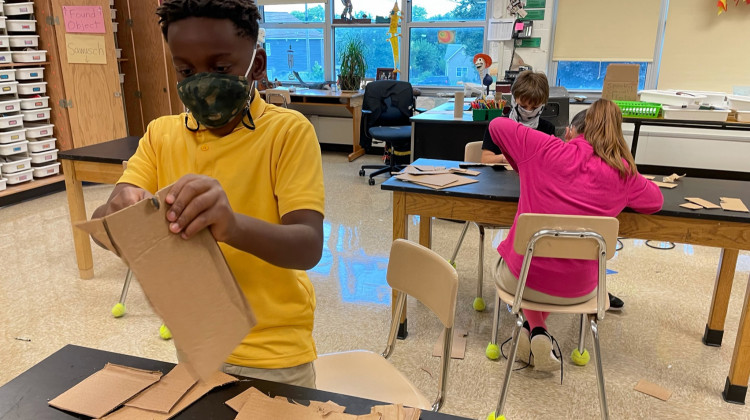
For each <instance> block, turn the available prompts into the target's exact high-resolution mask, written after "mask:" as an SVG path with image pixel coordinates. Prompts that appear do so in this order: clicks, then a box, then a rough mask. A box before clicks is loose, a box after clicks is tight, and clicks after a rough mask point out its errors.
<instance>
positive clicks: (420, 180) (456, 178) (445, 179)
mask: <svg viewBox="0 0 750 420" xmlns="http://www.w3.org/2000/svg"><path fill="white" fill-rule="evenodd" d="M396 179H399V180H401V181H407V182H411V183H414V184H417V185H422V186H424V187H429V188H432V189H436V190H439V189H442V188H449V187H457V186H459V185H466V184H472V183H474V182H478V180H476V179H469V178H466V177H463V176H460V175H456V174H438V175H411V174H401V175H396Z"/></svg>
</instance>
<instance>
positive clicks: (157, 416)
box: [102, 372, 238, 420]
mask: <svg viewBox="0 0 750 420" xmlns="http://www.w3.org/2000/svg"><path fill="white" fill-rule="evenodd" d="M237 381H238V379H237V378H235V377H234V376H232V375H227V374H226V373H224V372H214V373H213V375H211V376H210V377H209V379H208V380H207V381H198V382H197V383H196V384H195V385H194V386H193V387H192V388H190V390H189V391H188V392H187V393H186V394H185V395H184V396H183V397H182V398H180V400H179V401H178V402H177V404H176V405H175V406H174V407H172V409H171V410H169V413H157V412H155V411H149V410H143V409H140V408H135V407H128V406H125V407H122V408H120V409H119V410H117V411H115V412H114V413H112V414H110V415H108V416H106V417H104V418H103V419H102V420H169V419H171V418H172V417H174V416H176V415H178V414H180V412H182V411H183V410H184V409H186V408H188V407H189V406H190V405H192V404H193V403H194V402H196V401H198V400H199V399H201V397H203V396H204V395H206V394H208V392H209V391H211V390H212V389H214V388H217V387H220V386H223V385H226V384H229V383H232V382H237Z"/></svg>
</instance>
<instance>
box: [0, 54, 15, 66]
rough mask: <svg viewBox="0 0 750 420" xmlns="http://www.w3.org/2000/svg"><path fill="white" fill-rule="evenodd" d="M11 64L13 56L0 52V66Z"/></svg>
mask: <svg viewBox="0 0 750 420" xmlns="http://www.w3.org/2000/svg"><path fill="white" fill-rule="evenodd" d="M12 62H13V54H12V53H11V52H10V51H0V64H7V63H12Z"/></svg>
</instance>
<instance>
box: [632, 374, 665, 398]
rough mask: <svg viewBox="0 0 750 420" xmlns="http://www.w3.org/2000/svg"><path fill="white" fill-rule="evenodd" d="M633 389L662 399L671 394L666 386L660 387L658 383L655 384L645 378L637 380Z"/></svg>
mask: <svg viewBox="0 0 750 420" xmlns="http://www.w3.org/2000/svg"><path fill="white" fill-rule="evenodd" d="M633 389H634V390H636V391H638V392H642V393H644V394H646V395H650V396H652V397H654V398H658V399H660V400H662V401H666V400H668V399H669V397H671V396H672V391H670V390H668V389H666V388H662V387H660V386H659V385H656V384H655V383H652V382H649V381H647V380H645V379H641V380H640V381H638V383H637V384H635V387H634V388H633Z"/></svg>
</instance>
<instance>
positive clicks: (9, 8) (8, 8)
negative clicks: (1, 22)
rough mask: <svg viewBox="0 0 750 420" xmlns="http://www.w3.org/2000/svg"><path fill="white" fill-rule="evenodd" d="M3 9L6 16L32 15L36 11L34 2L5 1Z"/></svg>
mask: <svg viewBox="0 0 750 420" xmlns="http://www.w3.org/2000/svg"><path fill="white" fill-rule="evenodd" d="M3 11H4V12H5V16H15V15H30V14H32V13H34V2H31V1H30V2H24V3H5V4H4V5H3Z"/></svg>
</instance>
